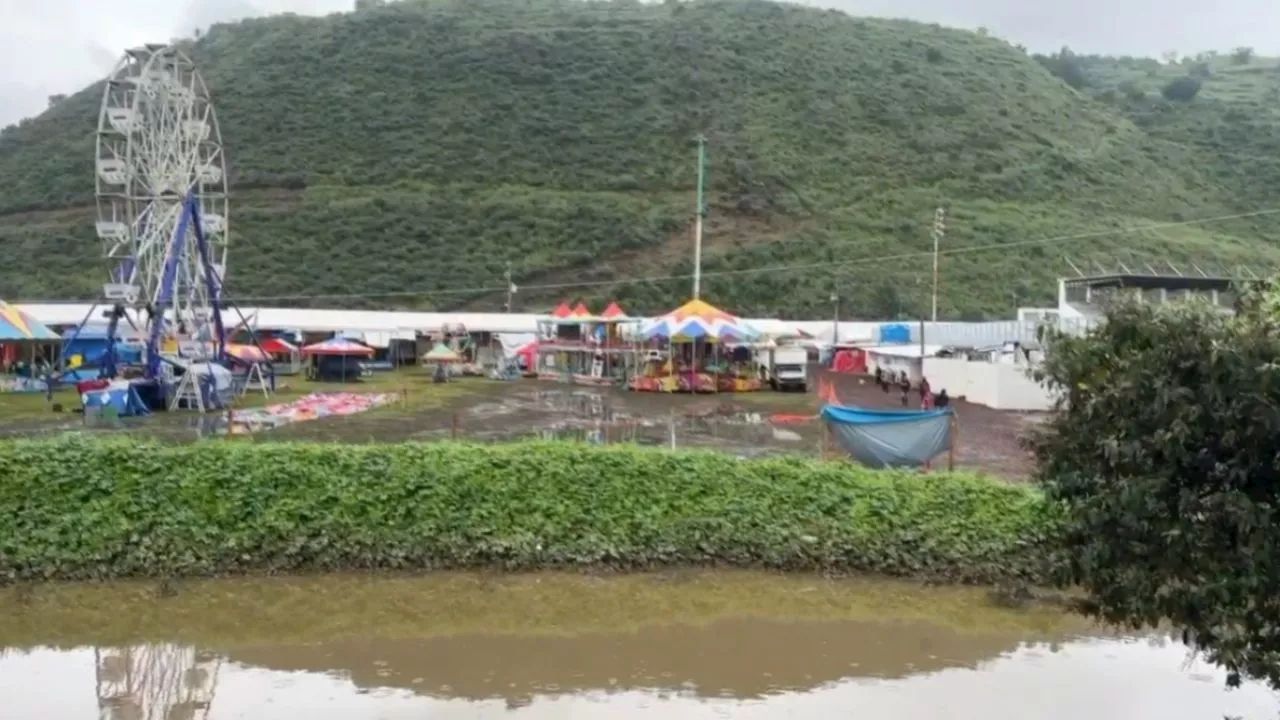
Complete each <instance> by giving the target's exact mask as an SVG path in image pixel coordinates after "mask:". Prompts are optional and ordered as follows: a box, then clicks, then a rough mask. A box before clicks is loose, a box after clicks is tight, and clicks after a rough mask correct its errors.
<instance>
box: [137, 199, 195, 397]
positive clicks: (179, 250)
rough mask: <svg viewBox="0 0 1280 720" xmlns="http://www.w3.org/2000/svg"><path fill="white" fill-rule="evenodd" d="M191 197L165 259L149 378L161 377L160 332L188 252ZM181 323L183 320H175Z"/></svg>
mask: <svg viewBox="0 0 1280 720" xmlns="http://www.w3.org/2000/svg"><path fill="white" fill-rule="evenodd" d="M190 203H191V197H190V196H188V197H187V204H188V209H187V210H184V211H183V213H182V214H181V216H179V218H178V227H177V229H176V230H175V231H174V233H173V240H172V241H171V242H170V243H169V248H168V250H167V251H166V254H165V258H164V273H163V274H162V275H161V276H160V292H159V293H158V294H159V299H158V300H157V301H156V308H155V316H154V319H153V320H152V323H151V333H150V336H149V337H148V338H147V378H148V379H154V378H157V377H159V376H160V330H161V326H163V325H164V319H165V312H166V311H167V310H168V308H169V306H170V305H172V304H173V283H174V279H175V277H176V275H177V274H178V261H179V260H181V259H182V256H183V254H185V252H186V247H187V245H186V240H187V226H188V225H190V223H191V213H190V212H189V209H190V207H189V206H190ZM174 320H175V321H176V322H180V321H181V318H174Z"/></svg>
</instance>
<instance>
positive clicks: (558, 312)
mask: <svg viewBox="0 0 1280 720" xmlns="http://www.w3.org/2000/svg"><path fill="white" fill-rule="evenodd" d="M572 314H573V310H571V309H569V303H567V302H562V303H560V304H559V305H557V306H556V309H555V310H552V311H551V317H553V318H556V319H557V320H564V319H565V318H567V317H569V316H570V315H572Z"/></svg>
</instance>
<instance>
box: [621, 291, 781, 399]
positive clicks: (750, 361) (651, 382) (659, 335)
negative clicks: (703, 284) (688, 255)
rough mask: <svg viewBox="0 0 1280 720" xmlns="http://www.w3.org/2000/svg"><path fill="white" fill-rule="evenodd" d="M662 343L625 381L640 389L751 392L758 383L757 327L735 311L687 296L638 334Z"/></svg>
mask: <svg viewBox="0 0 1280 720" xmlns="http://www.w3.org/2000/svg"><path fill="white" fill-rule="evenodd" d="M641 337H642V339H643V341H644V342H646V343H650V344H653V345H656V346H658V347H661V348H663V352H661V353H659V354H654V355H651V356H647V357H646V358H645V360H646V362H645V363H644V366H643V367H642V369H641V372H640V373H639V374H638V375H637V376H636V377H634V378H632V379H631V381H630V382H629V383H628V387H629V388H630V389H631V390H637V391H641V392H682V393H717V392H752V391H756V390H760V389H762V388H763V387H764V383H763V381H762V379H761V372H760V367H761V364H760V362H759V358H758V354H759V350H760V347H758V343H759V341H761V340H762V336H761V334H760V332H759V331H757V330H756V329H755V328H753V327H751V326H750V325H749V324H747V323H746V322H744V321H742V320H741V319H740V318H738V317H737V316H735V315H732V314H730V313H727V312H725V311H724V310H721V309H720V308H717V307H715V306H714V305H711V304H709V303H707V302H705V301H703V300H699V299H696V298H695V299H693V300H690V301H689V302H687V303H685V304H684V305H681V306H680V307H678V308H676V309H675V310H672V311H671V312H669V313H667V314H666V315H663V316H661V317H659V318H657V319H655V320H654V321H653V323H652V324H650V325H649V326H648V327H647V328H645V329H644V331H643V332H642V334H641Z"/></svg>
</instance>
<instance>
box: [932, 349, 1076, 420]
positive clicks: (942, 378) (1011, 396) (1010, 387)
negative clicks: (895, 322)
mask: <svg viewBox="0 0 1280 720" xmlns="http://www.w3.org/2000/svg"><path fill="white" fill-rule="evenodd" d="M924 375H925V377H927V378H929V386H930V387H931V388H932V389H933V391H934V392H938V391H939V390H942V389H944V388H945V389H946V391H947V394H948V395H950V396H951V397H954V398H959V397H963V398H965V399H966V400H968V401H969V402H971V403H975V404H978V405H986V406H987V407H989V408H994V409H996V410H1022V411H1044V410H1048V409H1049V408H1051V407H1052V406H1053V398H1052V396H1050V394H1049V392H1048V391H1047V390H1045V389H1044V388H1043V387H1041V386H1040V385H1039V384H1038V383H1036V381H1035V380H1033V379H1032V378H1030V377H1028V376H1027V366H1026V365H1024V364H1017V365H1009V364H1005V363H991V362H980V361H973V362H970V361H968V360H962V359H956V358H925V360H924Z"/></svg>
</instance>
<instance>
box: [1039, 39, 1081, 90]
mask: <svg viewBox="0 0 1280 720" xmlns="http://www.w3.org/2000/svg"><path fill="white" fill-rule="evenodd" d="M1041 64H1042V65H1044V66H1045V68H1047V69H1048V70H1049V72H1051V73H1053V74H1054V75H1056V76H1057V77H1059V78H1061V79H1062V81H1063V82H1065V83H1066V84H1068V85H1070V86H1071V87H1073V88H1075V89H1076V90H1082V89H1084V88H1085V87H1088V85H1089V77H1088V76H1087V75H1086V74H1085V72H1084V68H1083V67H1082V66H1081V64H1080V60H1079V59H1077V58H1076V54H1075V53H1073V52H1071V48H1069V47H1064V48H1062V50H1060V51H1058V54H1057V55H1051V56H1042V58H1041Z"/></svg>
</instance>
